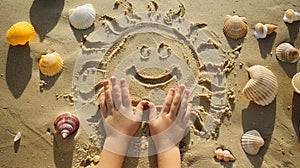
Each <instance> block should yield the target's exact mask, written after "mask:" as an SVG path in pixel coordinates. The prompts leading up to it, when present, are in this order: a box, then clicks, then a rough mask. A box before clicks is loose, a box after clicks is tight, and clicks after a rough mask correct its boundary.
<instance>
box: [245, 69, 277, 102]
mask: <svg viewBox="0 0 300 168" xmlns="http://www.w3.org/2000/svg"><path fill="white" fill-rule="evenodd" d="M247 71H248V73H249V75H250V78H251V79H250V80H249V81H248V82H247V84H246V86H245V87H244V89H243V91H242V93H243V94H244V95H245V96H246V97H247V98H248V99H249V100H251V101H254V102H255V103H256V104H258V105H261V106H265V105H268V104H270V103H271V102H272V101H273V100H274V99H275V97H276V95H277V90H278V83H277V78H276V76H275V75H274V74H273V72H272V71H271V70H269V69H267V68H266V67H264V66H261V65H254V66H252V67H250V68H248V69H247Z"/></svg>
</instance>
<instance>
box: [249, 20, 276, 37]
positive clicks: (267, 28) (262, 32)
mask: <svg viewBox="0 0 300 168" xmlns="http://www.w3.org/2000/svg"><path fill="white" fill-rule="evenodd" d="M277 28H278V27H277V26H276V25H272V24H262V23H257V24H256V25H255V31H254V36H255V37H256V38H257V39H259V38H266V37H267V35H269V34H271V33H272V32H274V31H275V30H276V29H277Z"/></svg>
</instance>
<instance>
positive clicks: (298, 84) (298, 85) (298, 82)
mask: <svg viewBox="0 0 300 168" xmlns="http://www.w3.org/2000/svg"><path fill="white" fill-rule="evenodd" d="M292 85H293V87H294V90H295V92H297V93H299V94H300V72H298V73H296V74H295V75H294V76H293V79H292Z"/></svg>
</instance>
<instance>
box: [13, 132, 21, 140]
mask: <svg viewBox="0 0 300 168" xmlns="http://www.w3.org/2000/svg"><path fill="white" fill-rule="evenodd" d="M21 137H22V135H21V132H18V133H17V134H16V136H15V137H14V142H17V141H19V140H20V139H21Z"/></svg>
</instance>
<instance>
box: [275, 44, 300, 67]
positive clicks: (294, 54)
mask: <svg viewBox="0 0 300 168" xmlns="http://www.w3.org/2000/svg"><path fill="white" fill-rule="evenodd" d="M276 57H277V58H278V59H279V60H280V61H283V62H290V63H295V62H297V61H298V60H299V57H300V53H299V50H298V49H296V48H295V47H294V46H292V45H291V44H289V43H281V44H280V45H278V46H277V48H276Z"/></svg>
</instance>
